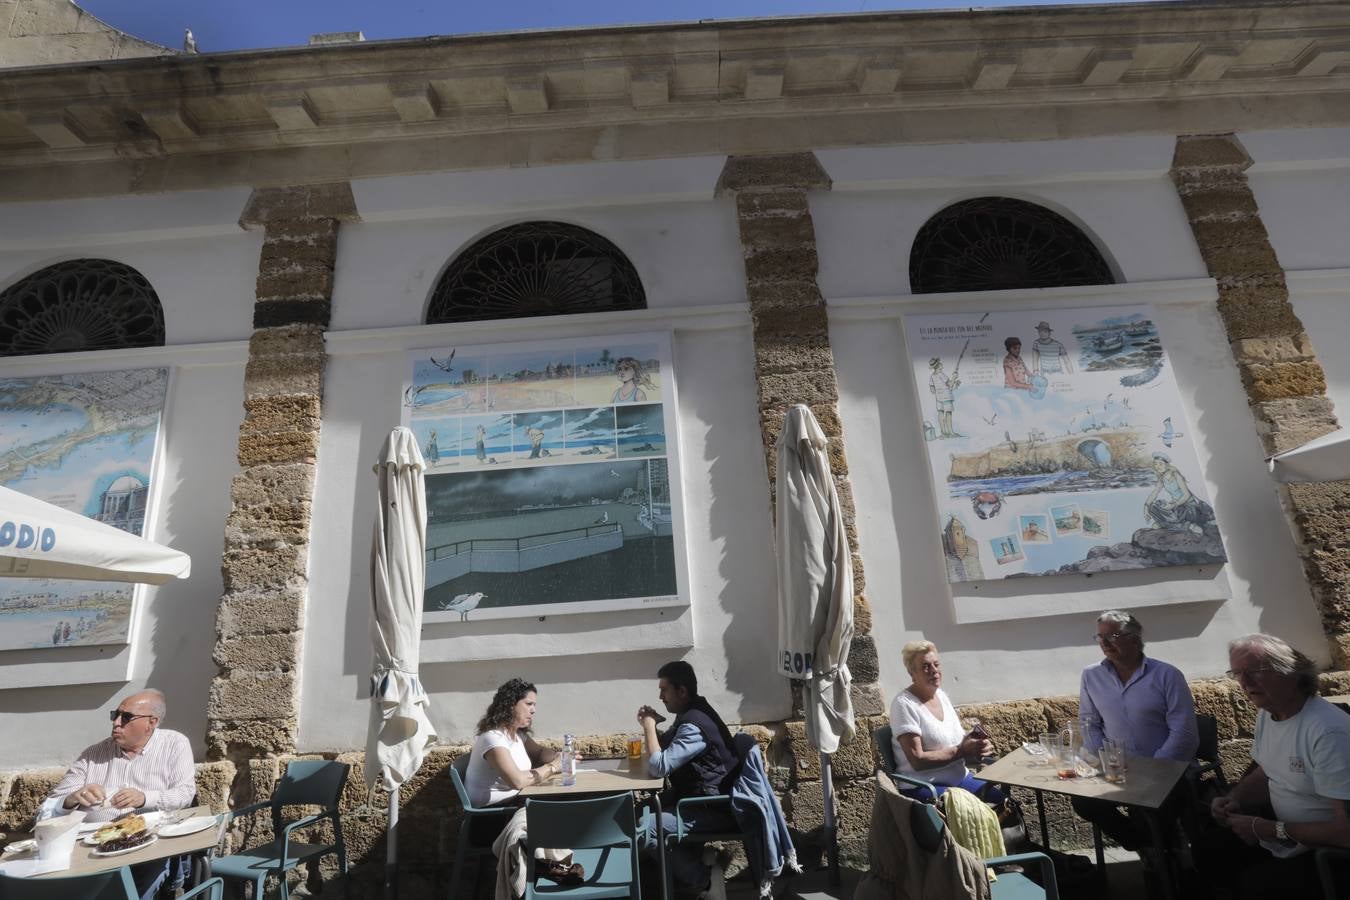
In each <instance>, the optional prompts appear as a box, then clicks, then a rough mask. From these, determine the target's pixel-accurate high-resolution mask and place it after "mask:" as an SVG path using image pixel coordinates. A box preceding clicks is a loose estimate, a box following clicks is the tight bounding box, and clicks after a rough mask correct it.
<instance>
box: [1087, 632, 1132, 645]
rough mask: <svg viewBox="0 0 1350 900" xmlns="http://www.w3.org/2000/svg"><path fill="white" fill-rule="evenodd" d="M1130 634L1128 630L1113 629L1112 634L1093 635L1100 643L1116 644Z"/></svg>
mask: <svg viewBox="0 0 1350 900" xmlns="http://www.w3.org/2000/svg"><path fill="white" fill-rule="evenodd" d="M1129 636H1130V633H1129V632H1128V631H1113V632H1111V633H1110V634H1094V635H1093V637H1094V638H1095V639H1096V641H1097V643H1099V644H1107V643H1110V644H1114V643H1116V642H1118V641H1120V640H1123V639H1124V638H1127V637H1129Z"/></svg>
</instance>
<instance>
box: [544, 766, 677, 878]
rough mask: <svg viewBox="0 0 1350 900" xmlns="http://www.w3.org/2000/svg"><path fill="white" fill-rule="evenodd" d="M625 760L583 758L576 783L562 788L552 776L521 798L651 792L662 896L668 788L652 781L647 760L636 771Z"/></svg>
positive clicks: (556, 778)
mask: <svg viewBox="0 0 1350 900" xmlns="http://www.w3.org/2000/svg"><path fill="white" fill-rule="evenodd" d="M629 765H630V763H629V761H628V760H626V759H583V760H582V761H581V762H580V763H579V764H578V765H577V783H576V784H573V785H568V786H566V787H564V786H563V783H562V776H561V775H552V776H550V777H549V778H547V779H545V780H544V781H543V782H541V783H540V784H532V785H530V786H529V787H526V788H522V789H521V791H520V794H519V796H521V797H527V798H528V797H535V798H538V799H541V800H562V799H565V798H567V797H592V796H595V795H597V794H619V793H623V792H625V791H628V792H632V793H634V794H636V793H637V792H638V791H648V792H650V793H651V797H652V814H653V815H655V816H656V846H657V847H660V848H662V850H661V852H658V853H657V854H656V856H657V859H659V860H660V861H661V896H662V897H665V892H666V854H665V852H664V847H665V829H664V828H663V827H662V825H661V789H662V788H663V787H665V784H666V780H665V779H664V778H652V777H651V776H649V775H648V774H647V757H646V756H643V757H642V759H641V760H640V761H638V762H637V771H630V769H629Z"/></svg>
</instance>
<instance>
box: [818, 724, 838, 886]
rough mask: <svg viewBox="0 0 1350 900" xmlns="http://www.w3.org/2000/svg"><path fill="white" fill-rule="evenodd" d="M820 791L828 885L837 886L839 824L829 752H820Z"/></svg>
mask: <svg viewBox="0 0 1350 900" xmlns="http://www.w3.org/2000/svg"><path fill="white" fill-rule="evenodd" d="M820 791H821V794H822V795H823V799H824V802H825V853H826V854H827V855H828V859H829V867H830V876H829V877H830V887H839V881H840V879H839V824H838V823H837V822H835V820H834V777H833V773H832V771H831V767H830V754H828V753H826V752H824V751H823V750H822V751H821V753H820Z"/></svg>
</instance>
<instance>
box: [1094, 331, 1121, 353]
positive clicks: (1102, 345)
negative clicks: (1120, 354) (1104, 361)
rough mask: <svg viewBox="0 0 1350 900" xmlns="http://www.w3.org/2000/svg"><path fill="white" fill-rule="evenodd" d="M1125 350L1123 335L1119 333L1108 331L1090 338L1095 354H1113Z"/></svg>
mask: <svg viewBox="0 0 1350 900" xmlns="http://www.w3.org/2000/svg"><path fill="white" fill-rule="evenodd" d="M1124 348H1125V335H1123V334H1121V333H1120V332H1119V331H1108V332H1107V333H1106V334H1099V335H1096V336H1094V337H1093V338H1092V349H1093V350H1094V351H1095V352H1097V353H1115V352H1116V351H1118V350H1123V349H1124Z"/></svg>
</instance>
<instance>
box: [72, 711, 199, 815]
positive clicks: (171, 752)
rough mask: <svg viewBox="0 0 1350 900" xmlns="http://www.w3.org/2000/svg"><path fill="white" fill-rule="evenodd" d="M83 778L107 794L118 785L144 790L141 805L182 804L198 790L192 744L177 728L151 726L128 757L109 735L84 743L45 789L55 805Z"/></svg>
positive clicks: (82, 783) (172, 806) (169, 806)
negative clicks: (61, 774) (141, 743)
mask: <svg viewBox="0 0 1350 900" xmlns="http://www.w3.org/2000/svg"><path fill="white" fill-rule="evenodd" d="M87 784H97V785H102V787H103V793H104V794H105V795H106V796H108V797H112V795H113V794H115V793H117V792H118V791H120V790H121V789H122V788H135V789H136V790H138V791H140V792H141V793H143V794H145V806H144V807H142V809H183V808H185V807H187V806H189V805H190V804H191V803H192V798H193V797H194V796H195V795H196V793H197V770H196V767H195V766H194V765H193V762H192V745H191V744H190V743H188V739H187V738H186V737H184V736H183V735H181V734H179V733H178V732H176V731H169V730H168V729H167V728H156V729H155V730H154V731H153V732H151V734H150V740H148V741H146V743H145V746H144V747H143V748H142V749H141V752H140V753H138V754H136V755H135V756H133V757H130V758H128V757H127V755H126V754H125V753H123V752H122V751H121V750H119V749H118V747H117V745H116V744H114V743H113V739H112V738H110V737H108V738H104V739H103V740H101V741H99V742H98V743H97V744H94V745H93V746H91V747H88V748H86V749H85V751H84V752H83V753H81V754H80V755H79V757H78V758H77V759H76V760H75V762H73V763H71V764H70V768H69V769H67V770H66V774H65V776H64V777H62V779H61V780H60V781H59V782H58V783H57V785H56V787H55V788H53V789H52V792H51V793H50V794H48V795H47V799H48V801H55V802H56V805H58V806H59V805H61V804H63V803H65V800H66V795H67V794H70V793H71V792H73V791H76V790H79V789H80V788H82V787H84V786H85V785H87Z"/></svg>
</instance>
